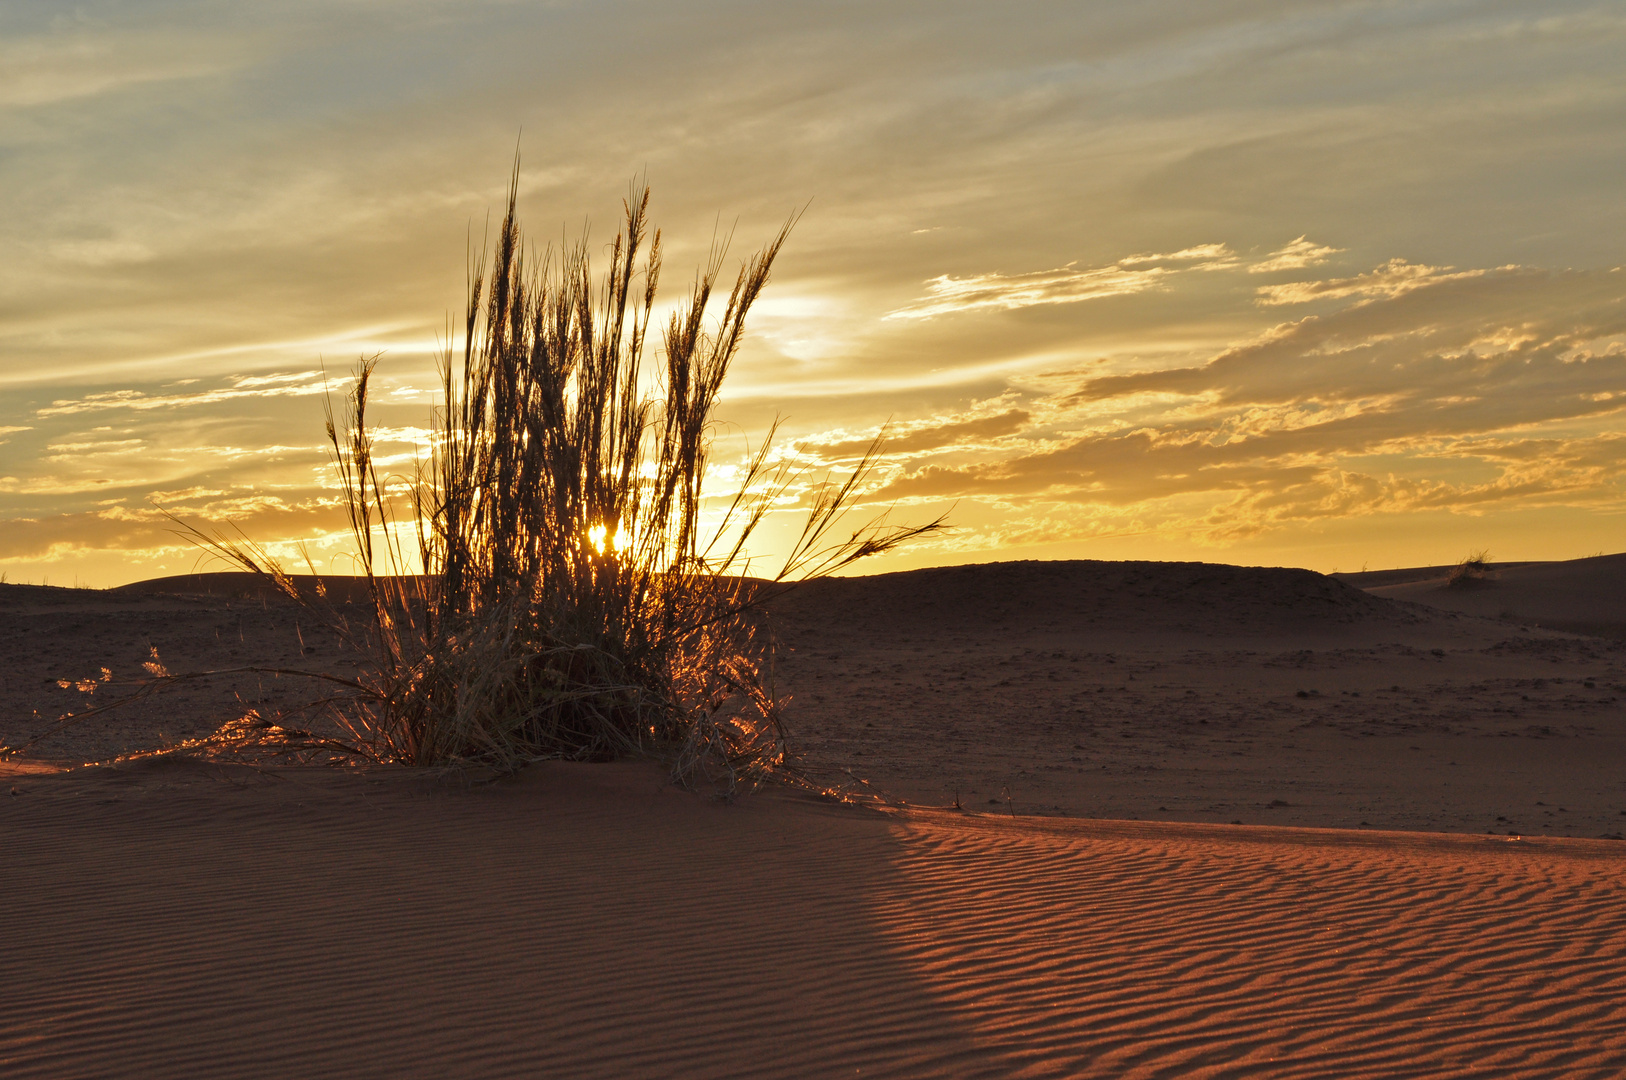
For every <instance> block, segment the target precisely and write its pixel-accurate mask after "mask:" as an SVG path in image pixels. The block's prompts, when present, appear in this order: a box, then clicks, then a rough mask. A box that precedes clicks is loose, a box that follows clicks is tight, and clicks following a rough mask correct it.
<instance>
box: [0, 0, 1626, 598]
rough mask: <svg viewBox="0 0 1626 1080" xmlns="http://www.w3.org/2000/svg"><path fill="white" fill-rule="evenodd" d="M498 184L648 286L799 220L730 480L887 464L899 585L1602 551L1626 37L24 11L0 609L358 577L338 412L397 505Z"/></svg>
mask: <svg viewBox="0 0 1626 1080" xmlns="http://www.w3.org/2000/svg"><path fill="white" fill-rule="evenodd" d="M516 147H517V149H518V151H519V155H520V178H519V190H520V204H519V205H520V216H521V219H522V222H523V224H524V226H525V228H526V230H527V233H528V235H529V236H530V237H531V238H532V240H533V241H535V242H536V243H537V244H546V243H548V242H549V241H550V240H551V241H552V242H554V244H555V245H556V246H557V245H558V244H560V243H568V242H570V241H572V240H574V239H575V238H577V237H580V236H581V235H583V233H584V232H585V234H586V235H587V236H588V238H589V240H590V242H592V243H594V244H595V245H597V246H596V247H595V248H594V250H595V251H599V253H600V256H601V263H602V261H604V260H603V258H602V251H601V250H600V249H602V248H603V247H604V245H605V244H607V242H608V241H609V239H610V238H611V237H612V236H613V234H614V232H615V230H616V228H617V225H618V223H619V216H620V213H621V210H620V204H621V199H622V198H623V197H624V196H625V195H626V193H627V191H628V188H629V184H630V183H632V182H633V181H634V180H635V179H636V178H640V177H641V178H647V181H648V183H649V186H650V188H651V189H652V192H653V198H652V207H653V217H654V220H655V222H656V223H657V224H658V225H659V226H660V227H661V228H662V230H663V236H664V244H665V267H666V270H665V274H666V277H665V278H664V279H663V280H664V281H665V282H666V283H667V288H668V289H669V290H673V291H674V292H681V291H682V289H683V288H684V284H685V283H686V282H687V281H688V280H689V279H690V277H691V276H692V274H693V272H694V270H695V269H696V268H697V267H699V266H700V264H701V263H703V262H704V260H705V258H706V255H707V252H708V251H709V249H710V247H711V244H712V243H713V240H714V238H715V237H717V236H719V235H722V234H728V233H729V232H730V231H732V236H733V247H732V248H731V253H732V254H731V257H732V258H743V257H745V256H746V255H749V254H750V252H751V251H752V250H753V249H754V248H755V246H757V245H759V244H761V243H763V242H765V241H767V240H768V239H770V238H771V236H772V235H773V233H774V232H775V230H776V229H777V228H778V227H779V225H780V224H782V223H783V222H784V221H785V220H786V219H787V217H789V216H790V215H792V214H794V213H796V212H798V211H801V212H802V217H801V219H800V220H799V222H798V223H797V225H796V227H795V229H794V230H793V232H792V234H791V237H790V240H789V242H788V243H787V245H786V247H785V249H784V251H783V252H782V254H781V255H780V257H779V261H778V262H777V263H776V264H775V270H774V276H773V280H772V282H771V283H770V285H769V286H768V289H767V291H766V293H765V294H764V296H763V299H762V300H761V301H760V303H759V305H758V307H757V308H756V309H755V310H754V311H753V313H752V316H751V319H750V320H749V322H748V324H747V325H748V331H749V335H750V336H749V338H748V341H747V344H746V348H745V350H744V352H743V353H742V354H741V356H740V358H739V360H738V361H737V363H736V366H735V368H734V370H733V372H732V374H731V375H730V377H729V380H728V382H727V383H726V384H725V388H724V394H723V400H722V402H721V404H720V406H719V415H718V419H719V425H718V427H717V429H716V446H715V450H714V455H713V457H714V460H715V461H716V462H717V463H718V477H719V479H720V480H721V481H726V480H727V478H728V477H729V476H730V475H731V473H730V463H731V462H732V461H734V460H735V459H736V458H738V456H739V455H740V454H741V453H743V452H744V451H745V449H746V447H747V446H749V445H751V444H753V443H754V442H755V441H756V440H758V439H760V438H761V437H763V436H764V435H765V434H766V433H767V430H768V428H769V426H770V425H771V424H772V423H773V422H774V420H775V418H776V417H777V418H778V419H779V420H780V421H781V426H780V428H779V430H778V436H777V441H776V447H777V448H778V449H777V453H778V454H779V455H780V456H781V458H782V459H784V460H786V461H791V462H794V463H796V464H797V465H798V466H800V467H804V468H805V469H806V470H808V471H807V475H808V476H815V477H816V476H819V475H822V474H823V472H824V471H826V470H835V471H836V472H838V473H839V471H840V470H841V469H842V467H843V466H847V467H850V466H851V463H852V462H853V460H854V458H855V456H856V455H857V454H859V453H861V451H862V449H863V448H864V447H865V446H867V445H868V443H869V441H870V440H871V439H873V438H874V437H875V435H876V434H877V433H878V432H879V431H881V429H882V428H883V426H885V427H886V430H887V434H888V442H887V445H886V461H885V464H884V465H883V467H882V468H881V469H880V470H879V471H878V472H877V473H876V474H875V476H874V478H873V483H872V484H871V486H870V488H869V489H868V490H867V491H866V494H865V505H866V508H867V509H873V510H874V511H876V512H879V511H881V510H885V509H887V508H890V513H891V515H892V519H893V520H896V521H899V522H912V521H926V520H930V519H931V518H932V517H935V516H936V515H938V514H939V513H942V512H945V511H947V512H948V514H949V518H948V520H949V523H950V524H951V525H952V526H953V528H952V529H951V530H949V531H948V532H945V533H943V534H940V535H937V536H933V537H928V538H925V539H923V540H921V541H920V542H917V543H916V544H914V545H912V546H911V547H909V548H907V549H904V550H902V551H900V552H898V553H896V554H894V555H892V556H888V557H887V558H885V559H883V560H878V561H876V562H875V563H874V564H873V565H870V566H868V567H867V569H868V570H870V571H872V572H873V571H884V570H895V569H903V568H908V567H913V566H923V565H936V564H946V563H962V562H980V561H989V560H995V559H1018V558H1038V559H1056V558H1099V559H1126V558H1138V559H1173V560H1188V559H1193V560H1205V561H1211V562H1230V563H1241V564H1250V565H1288V566H1305V567H1309V568H1312V569H1316V570H1321V571H1333V570H1345V571H1349V570H1359V569H1362V568H1363V567H1364V568H1369V569H1380V568H1389V567H1393V566H1402V565H1431V564H1441V563H1448V562H1455V561H1457V560H1460V559H1461V558H1463V557H1465V556H1466V555H1468V554H1469V553H1470V552H1475V551H1480V550H1488V551H1489V552H1490V554H1491V557H1492V558H1493V559H1498V560H1513V559H1565V558H1576V557H1582V556H1586V555H1592V554H1597V553H1600V552H1616V551H1621V550H1626V540H1623V539H1622V537H1623V534H1626V513H1623V512H1622V506H1623V504H1622V494H1623V490H1622V483H1623V477H1622V471H1621V468H1620V465H1619V462H1620V461H1621V458H1622V451H1623V450H1626V422H1623V421H1626V413H1623V409H1626V271H1623V270H1622V269H1621V266H1622V264H1623V263H1626V199H1623V198H1622V191H1621V185H1620V178H1621V177H1622V176H1626V9H1623V8H1622V7H1621V6H1620V5H1619V4H1613V3H1579V2H1577V3H1567V2H1563V0H1546V2H1542V3H1498V2H1493V0H1490V2H1460V0H1457V2H1442V0H1406V2H1395V3H1355V2H1324V3H1313V2H1304V3H1293V2H1268V3H1267V2H1256V3H1247V2H1223V0H1215V2H1209V3H1202V4H1192V3H1160V2H1156V0H1150V2H1149V0H1136V2H1133V3H1130V2H1102V3H1093V4H1079V3H1077V2H1076V0H1075V2H1067V3H1042V2H1023V0H1007V2H1005V3H1000V4H991V3H986V2H957V0H933V2H929V3H924V2H923V3H903V2H900V3H884V2H880V3H878V2H874V0H868V2H863V3H799V4H779V3H764V2H755V3H723V2H709V0H695V2H684V0H668V2H663V3H620V2H613V0H592V2H584V3H575V2H566V0H560V2H552V3H522V2H499V0H457V2H455V3H452V2H439V0H391V2H383V0H321V2H319V3H318V2H302V0H287V2H282V3H277V4H261V3H247V2H233V0H208V2H204V0H196V2H179V0H142V2H139V3H135V2H128V3H117V2H107V3H82V4H69V3H56V2H52V0H27V2H4V0H0V250H3V251H4V253H5V258H4V259H0V573H3V574H4V575H5V577H6V580H9V581H29V582H42V581H43V582H49V583H51V584H57V585H70V584H80V585H95V586H110V585H116V584H120V583H122V582H126V581H131V580H136V579H140V578H146V577H153V576H159V575H162V574H169V573H183V572H188V571H191V570H193V569H204V570H207V569H221V568H222V567H220V566H218V565H212V564H209V563H208V562H207V561H203V562H200V558H199V555H198V553H197V551H196V550H195V549H193V548H190V547H189V546H187V544H186V543H185V542H184V541H183V540H182V539H181V538H180V537H179V536H178V535H177V534H176V532H175V524H174V522H173V521H172V520H171V518H170V517H169V516H168V515H174V516H175V517H177V518H179V519H181V520H184V521H186V522H189V523H193V524H197V525H203V526H207V527H217V528H225V527H232V528H240V529H241V530H242V531H243V532H244V533H245V534H246V535H248V536H251V537H252V538H254V539H255V540H257V541H259V542H261V543H264V544H267V545H269V546H271V548H272V549H273V550H276V551H283V552H287V551H289V550H291V545H292V544H293V543H295V542H297V541H306V542H307V543H308V549H309V550H310V551H311V552H312V554H313V557H314V558H315V559H316V560H317V563H318V565H319V566H321V567H322V568H324V569H333V570H336V571H340V572H343V571H344V570H345V569H346V564H345V554H344V553H345V551H347V550H348V547H349V541H348V535H347V533H346V531H345V530H346V526H345V522H344V518H343V514H342V511H341V510H340V504H339V502H338V499H337V495H338V492H337V490H336V485H335V482H334V479H333V476H332V467H331V464H330V461H329V457H328V454H327V451H326V447H325V437H324V432H323V424H324V417H323V402H324V395H325V394H339V395H342V393H343V391H344V387H345V385H346V379H347V378H348V376H349V375H350V373H351V372H352V371H353V369H354V367H355V364H356V362H357V360H358V358H360V357H362V356H364V355H372V354H374V353H381V354H382V358H381V360H380V362H379V368H378V376H377V383H376V390H375V395H376V397H375V400H376V401H377V402H378V410H377V412H376V414H375V415H377V417H378V422H379V423H380V424H381V425H382V428H381V452H382V453H384V454H385V456H386V458H387V459H388V461H389V462H390V463H391V465H392V467H395V468H399V469H400V470H402V471H403V472H410V471H411V468H412V462H413V460H414V454H415V453H417V452H421V450H420V449H418V448H420V447H421V444H422V439H423V437H424V436H423V433H424V430H425V428H426V425H427V423H428V419H429V415H430V410H431V408H432V407H433V405H434V403H435V397H434V394H433V392H432V391H433V388H434V386H435V385H436V379H435V375H434V365H435V357H436V354H437V350H438V349H439V348H440V347H441V345H442V343H443V342H444V340H445V336H446V334H447V326H448V320H449V319H451V318H453V317H455V316H456V315H457V313H459V312H460V311H461V309H462V307H463V304H464V302H465V301H464V291H465V287H466V280H467V278H466V274H467V266H468V258H469V252H470V250H471V246H472V247H473V248H474V249H478V248H479V246H480V244H481V242H482V238H483V237H484V236H485V235H487V233H488V230H489V229H490V228H491V225H492V222H493V219H494V218H495V217H500V215H501V211H502V204H503V200H504V198H505V194H506V185H507V182H508V178H509V173H510V169H511V168H512V166H513V159H514V155H515V151H516ZM795 512H796V511H795V507H794V506H787V507H786V509H785V511H784V513H783V514H782V515H780V521H779V524H780V525H781V526H783V524H784V522H786V521H788V520H790V518H791V517H792V516H793V515H794V514H795ZM771 535H777V534H771ZM770 538H771V537H770ZM771 554H772V552H771V551H765V552H764V553H763V556H764V558H769V557H771Z"/></svg>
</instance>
